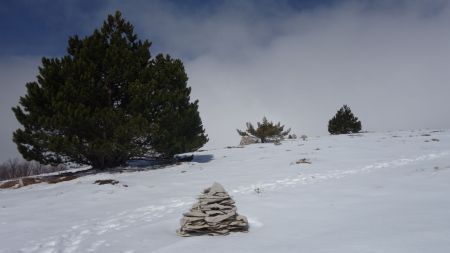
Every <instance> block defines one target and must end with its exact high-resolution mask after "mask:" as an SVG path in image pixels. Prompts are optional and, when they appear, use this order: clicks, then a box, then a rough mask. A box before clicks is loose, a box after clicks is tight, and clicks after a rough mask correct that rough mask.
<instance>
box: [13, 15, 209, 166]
mask: <svg viewBox="0 0 450 253" xmlns="http://www.w3.org/2000/svg"><path fill="white" fill-rule="evenodd" d="M150 45H151V43H150V42H149V41H147V40H145V41H141V40H138V39H137V36H136V35H135V34H134V32H133V26H132V25H131V24H130V23H129V22H127V21H125V20H124V19H123V18H122V17H121V14H120V12H116V13H115V15H109V16H108V18H107V20H106V21H105V22H104V23H103V25H102V27H101V29H99V30H95V31H94V33H93V34H92V35H90V36H87V37H85V38H82V39H80V38H78V37H77V36H74V37H71V38H69V46H68V49H67V51H68V54H67V55H66V56H64V57H62V58H52V59H48V58H43V59H42V66H41V67H40V68H39V75H38V76H37V81H36V82H30V83H27V94H26V95H25V96H24V97H21V98H20V105H19V106H17V107H14V108H13V111H14V113H15V115H16V118H17V120H18V121H19V122H20V124H22V126H23V127H22V128H20V129H17V130H16V131H15V132H14V135H13V140H14V142H15V143H16V144H17V146H18V150H19V152H20V153H21V154H22V155H23V157H24V158H25V159H27V160H36V161H39V162H42V163H45V164H48V163H61V162H76V163H82V164H89V165H92V166H93V167H95V168H101V169H104V168H109V167H114V166H118V165H121V164H123V163H124V162H126V161H127V160H128V159H130V158H132V157H138V156H144V155H146V154H149V153H153V154H159V155H162V156H164V157H172V156H173V155H174V154H176V153H182V152H189V151H193V150H196V149H198V148H200V147H201V146H202V145H203V144H204V143H206V141H207V137H206V135H205V134H204V129H203V126H202V122H201V119H200V116H199V113H198V110H197V109H198V101H195V102H193V103H191V102H190V97H189V96H190V88H189V87H187V75H186V73H185V70H184V67H183V64H182V62H181V61H180V60H176V59H172V58H170V56H164V55H157V56H156V57H155V58H151V55H150Z"/></svg>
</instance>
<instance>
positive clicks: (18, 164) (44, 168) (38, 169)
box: [0, 158, 66, 180]
mask: <svg viewBox="0 0 450 253" xmlns="http://www.w3.org/2000/svg"><path fill="white" fill-rule="evenodd" d="M65 169H66V167H65V166H64V165H57V166H51V165H42V164H40V163H38V162H36V161H31V162H29V161H24V160H20V159H17V158H16V159H10V160H8V161H6V162H4V163H2V164H0V180H8V179H14V178H19V177H27V176H33V175H39V174H44V173H52V172H58V171H62V170H65Z"/></svg>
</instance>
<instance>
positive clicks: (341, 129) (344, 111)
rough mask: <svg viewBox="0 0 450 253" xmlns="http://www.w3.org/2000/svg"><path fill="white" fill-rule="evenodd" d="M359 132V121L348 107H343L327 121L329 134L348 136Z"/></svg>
mask: <svg viewBox="0 0 450 253" xmlns="http://www.w3.org/2000/svg"><path fill="white" fill-rule="evenodd" d="M359 131H361V121H359V120H358V118H357V117H355V115H353V113H352V111H351V110H350V107H349V106H348V105H343V106H342V107H341V108H340V109H339V110H338V111H337V112H336V115H335V116H334V117H333V118H332V119H330V120H329V121H328V132H329V133H330V134H350V133H357V132H359Z"/></svg>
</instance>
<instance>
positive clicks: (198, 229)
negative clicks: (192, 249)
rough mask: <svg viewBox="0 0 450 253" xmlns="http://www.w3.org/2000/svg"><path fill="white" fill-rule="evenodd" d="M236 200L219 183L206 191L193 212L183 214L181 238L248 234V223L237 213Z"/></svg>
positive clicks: (180, 230)
mask: <svg viewBox="0 0 450 253" xmlns="http://www.w3.org/2000/svg"><path fill="white" fill-rule="evenodd" d="M234 203H235V202H234V200H233V199H231V197H230V195H228V193H227V192H226V191H225V189H224V188H223V187H222V185H220V184H219V183H214V184H213V185H212V186H211V187H209V188H207V189H205V190H204V191H203V194H201V195H200V196H199V197H198V202H197V203H195V204H194V205H193V206H192V208H191V210H190V211H189V212H187V213H184V214H183V218H182V219H181V221H180V225H181V228H180V229H179V230H177V233H178V235H180V236H193V235H205V234H207V235H227V234H229V233H230V232H247V231H248V227H249V226H248V221H247V218H246V217H245V216H242V215H239V214H237V213H236V206H235V205H234Z"/></svg>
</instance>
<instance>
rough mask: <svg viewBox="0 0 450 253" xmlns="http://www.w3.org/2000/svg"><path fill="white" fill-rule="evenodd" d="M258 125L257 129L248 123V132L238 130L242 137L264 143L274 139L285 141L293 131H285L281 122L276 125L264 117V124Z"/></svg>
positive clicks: (258, 123)
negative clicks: (256, 139)
mask: <svg viewBox="0 0 450 253" xmlns="http://www.w3.org/2000/svg"><path fill="white" fill-rule="evenodd" d="M256 125H257V127H256V128H255V127H254V126H253V124H252V123H250V122H247V123H246V126H247V129H246V130H239V129H236V130H237V132H238V134H239V135H240V136H253V137H256V138H258V139H260V140H261V142H262V143H265V142H267V141H269V140H274V139H283V138H284V137H285V136H286V135H288V134H289V132H290V131H291V129H290V128H289V129H287V130H284V125H281V124H280V122H278V123H277V124H275V123H273V122H271V121H268V120H267V118H266V117H263V119H262V122H257V123H256Z"/></svg>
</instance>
